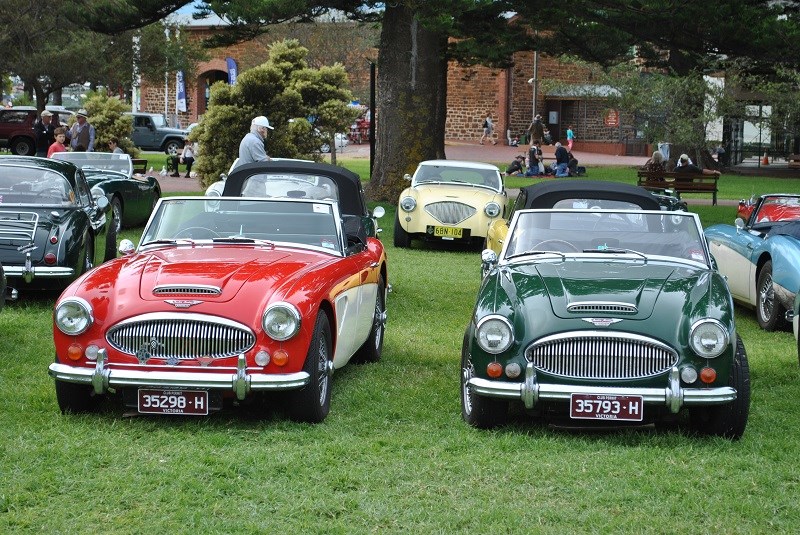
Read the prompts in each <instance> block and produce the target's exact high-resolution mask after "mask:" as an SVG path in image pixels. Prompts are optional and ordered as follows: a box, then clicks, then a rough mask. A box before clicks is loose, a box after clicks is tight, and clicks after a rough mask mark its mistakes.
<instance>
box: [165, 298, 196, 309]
mask: <svg viewBox="0 0 800 535" xmlns="http://www.w3.org/2000/svg"><path fill="white" fill-rule="evenodd" d="M164 302H165V303H167V304H170V305H172V306H174V307H175V308H189V307H193V306H195V305H199V304H200V303H203V302H204V301H197V300H196V299H165V300H164Z"/></svg>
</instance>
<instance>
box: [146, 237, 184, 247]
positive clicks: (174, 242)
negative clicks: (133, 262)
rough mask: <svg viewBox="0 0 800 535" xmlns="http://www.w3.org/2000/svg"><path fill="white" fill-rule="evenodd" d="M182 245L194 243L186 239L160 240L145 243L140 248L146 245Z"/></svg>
mask: <svg viewBox="0 0 800 535" xmlns="http://www.w3.org/2000/svg"><path fill="white" fill-rule="evenodd" d="M179 243H181V244H184V243H192V244H193V243H194V240H190V239H188V238H178V239H177V240H169V239H160V240H151V241H149V242H145V243H143V244H142V247H145V246H147V245H177V244H179Z"/></svg>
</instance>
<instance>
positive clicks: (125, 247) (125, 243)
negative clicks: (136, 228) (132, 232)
mask: <svg viewBox="0 0 800 535" xmlns="http://www.w3.org/2000/svg"><path fill="white" fill-rule="evenodd" d="M135 250H136V247H134V245H133V242H132V241H131V240H129V239H127V238H126V239H124V240H122V241H121V242H119V252H120V253H121V254H122V256H128V255H131V254H133V251H135Z"/></svg>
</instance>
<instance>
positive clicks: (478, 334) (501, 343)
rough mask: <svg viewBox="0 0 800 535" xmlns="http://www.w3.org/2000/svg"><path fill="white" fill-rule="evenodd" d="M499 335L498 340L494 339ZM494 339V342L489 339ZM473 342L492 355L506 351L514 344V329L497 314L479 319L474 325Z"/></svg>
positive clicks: (506, 320)
mask: <svg viewBox="0 0 800 535" xmlns="http://www.w3.org/2000/svg"><path fill="white" fill-rule="evenodd" d="M498 335H499V337H500V338H499V339H497V338H496V337H497V336H498ZM492 336H493V337H495V339H494V340H492V339H490V337H492ZM475 341H476V342H477V344H478V346H479V347H480V348H481V349H482V350H484V351H486V352H487V353H490V354H492V355H497V354H499V353H502V352H504V351H507V350H508V348H509V347H511V344H513V343H514V329H513V328H512V327H511V322H509V321H508V319H506V318H505V317H503V316H500V315H498V314H490V315H488V316H484V317H483V318H481V319H480V320H479V321H478V323H477V324H476V325H475Z"/></svg>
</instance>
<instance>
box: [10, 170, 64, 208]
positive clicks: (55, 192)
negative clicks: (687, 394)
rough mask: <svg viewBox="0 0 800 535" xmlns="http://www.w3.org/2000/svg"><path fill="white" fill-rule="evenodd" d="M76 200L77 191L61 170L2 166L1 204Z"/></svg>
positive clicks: (40, 203)
mask: <svg viewBox="0 0 800 535" xmlns="http://www.w3.org/2000/svg"><path fill="white" fill-rule="evenodd" d="M74 202H75V191H74V190H73V189H72V186H71V185H70V183H69V181H68V180H67V179H66V178H65V177H64V175H62V174H60V173H57V172H55V171H51V170H49V169H42V168H32V167H16V166H3V167H0V205H5V204H33V205H43V204H57V205H70V204H73V203H74Z"/></svg>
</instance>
